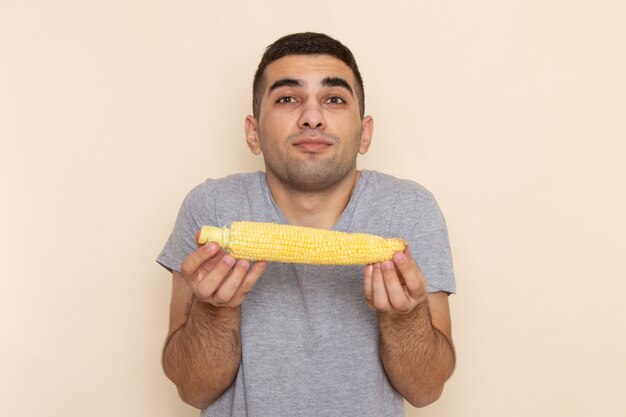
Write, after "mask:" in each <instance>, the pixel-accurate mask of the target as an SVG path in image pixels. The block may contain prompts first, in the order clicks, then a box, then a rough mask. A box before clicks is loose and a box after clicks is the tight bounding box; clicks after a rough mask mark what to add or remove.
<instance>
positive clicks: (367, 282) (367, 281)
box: [363, 265, 374, 303]
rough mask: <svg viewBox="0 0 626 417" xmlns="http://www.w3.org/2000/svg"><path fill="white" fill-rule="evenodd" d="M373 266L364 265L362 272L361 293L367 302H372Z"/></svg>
mask: <svg viewBox="0 0 626 417" xmlns="http://www.w3.org/2000/svg"><path fill="white" fill-rule="evenodd" d="M373 272H374V265H366V266H365V270H364V271H363V293H364V294H365V299H366V300H367V301H368V302H370V303H371V302H372V273H373Z"/></svg>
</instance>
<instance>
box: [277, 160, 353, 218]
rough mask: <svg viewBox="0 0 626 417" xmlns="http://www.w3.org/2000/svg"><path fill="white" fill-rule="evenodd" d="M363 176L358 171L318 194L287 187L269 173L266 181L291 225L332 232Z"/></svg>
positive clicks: (317, 192)
mask: <svg viewBox="0 0 626 417" xmlns="http://www.w3.org/2000/svg"><path fill="white" fill-rule="evenodd" d="M360 174H361V172H360V171H357V170H355V171H354V175H348V176H346V177H345V178H344V179H343V180H341V181H340V182H339V183H337V184H335V185H334V186H333V187H332V188H330V189H327V190H324V191H315V192H308V191H301V190H295V189H292V188H290V187H286V186H285V185H284V184H283V183H281V182H280V181H279V180H278V179H277V178H276V177H275V176H273V175H271V174H270V173H269V172H268V173H267V175H266V178H267V184H268V186H269V188H270V192H271V193H272V198H273V199H274V201H275V202H276V205H277V206H278V207H279V208H280V210H281V211H282V212H283V214H284V215H285V217H286V218H287V221H288V222H289V224H293V225H296V226H307V227H317V228H320V229H330V228H332V227H333V226H334V225H335V223H337V221H338V220H339V218H340V217H341V214H342V213H343V211H344V209H345V208H346V206H347V205H348V202H349V201H350V197H351V196H352V192H353V191H354V187H355V186H356V183H357V180H358V178H359V176H360Z"/></svg>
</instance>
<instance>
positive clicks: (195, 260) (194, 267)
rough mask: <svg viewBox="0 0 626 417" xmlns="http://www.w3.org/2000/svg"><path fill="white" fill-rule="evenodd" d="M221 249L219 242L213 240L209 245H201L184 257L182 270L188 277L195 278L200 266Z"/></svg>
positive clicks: (184, 275)
mask: <svg viewBox="0 0 626 417" xmlns="http://www.w3.org/2000/svg"><path fill="white" fill-rule="evenodd" d="M219 250H220V247H219V245H218V244H217V243H214V242H211V243H209V244H207V245H204V246H202V247H200V248H199V249H198V250H196V251H194V252H192V253H191V254H190V255H189V256H187V257H185V259H183V263H182V264H181V266H180V272H181V274H182V275H183V277H185V278H186V279H188V280H189V279H190V278H195V276H196V273H197V271H198V268H200V266H201V265H202V264H203V263H205V262H206V261H208V260H209V259H211V258H212V257H213V256H215V255H216V254H217V253H218V252H219Z"/></svg>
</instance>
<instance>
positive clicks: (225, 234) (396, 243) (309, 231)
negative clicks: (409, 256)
mask: <svg viewBox="0 0 626 417" xmlns="http://www.w3.org/2000/svg"><path fill="white" fill-rule="evenodd" d="M207 242H217V243H218V244H219V245H220V246H221V247H222V248H223V249H225V250H227V251H229V252H230V253H231V254H232V255H233V256H234V257H235V258H238V259H245V260H248V261H275V262H287V263H303V264H319V265H355V264H371V263H376V262H382V261H385V260H388V259H391V257H392V256H393V254H394V252H397V251H403V250H404V249H405V248H406V246H407V243H406V241H404V240H402V239H397V238H393V239H386V238H383V237H380V236H375V235H370V234H366V233H346V232H337V231H332V230H324V229H315V228H312V227H302V226H291V225H284V224H275V223H259V222H233V223H232V224H231V227H230V229H228V228H226V227H214V226H203V227H202V230H201V231H200V236H199V238H198V243H200V244H205V243H207Z"/></svg>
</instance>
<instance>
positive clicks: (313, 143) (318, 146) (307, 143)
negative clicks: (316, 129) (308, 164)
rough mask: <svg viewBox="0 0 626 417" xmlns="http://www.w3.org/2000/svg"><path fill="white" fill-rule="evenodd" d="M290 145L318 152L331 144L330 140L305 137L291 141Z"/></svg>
mask: <svg viewBox="0 0 626 417" xmlns="http://www.w3.org/2000/svg"><path fill="white" fill-rule="evenodd" d="M292 145H293V146H295V147H296V148H298V149H301V150H303V151H305V152H319V151H323V150H325V149H327V148H329V147H330V146H332V142H330V141H328V140H326V139H324V138H320V137H307V138H300V139H297V140H295V141H293V143H292Z"/></svg>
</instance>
